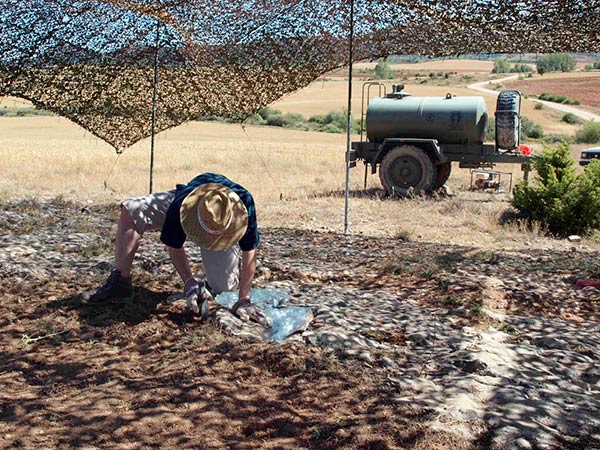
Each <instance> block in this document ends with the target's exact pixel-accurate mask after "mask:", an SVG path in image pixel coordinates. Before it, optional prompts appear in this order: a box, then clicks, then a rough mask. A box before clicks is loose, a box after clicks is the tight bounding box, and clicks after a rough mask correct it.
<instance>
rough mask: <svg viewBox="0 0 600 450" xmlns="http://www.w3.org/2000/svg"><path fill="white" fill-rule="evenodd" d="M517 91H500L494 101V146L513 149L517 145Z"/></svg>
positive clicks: (519, 123) (518, 125) (518, 123)
mask: <svg viewBox="0 0 600 450" xmlns="http://www.w3.org/2000/svg"><path fill="white" fill-rule="evenodd" d="M519 97H520V96H519V93H518V92H517V91H502V92H500V94H498V100H497V101H496V147H498V148H499V149H503V150H514V149H515V148H517V147H518V146H519V131H520V125H521V121H520V117H519Z"/></svg>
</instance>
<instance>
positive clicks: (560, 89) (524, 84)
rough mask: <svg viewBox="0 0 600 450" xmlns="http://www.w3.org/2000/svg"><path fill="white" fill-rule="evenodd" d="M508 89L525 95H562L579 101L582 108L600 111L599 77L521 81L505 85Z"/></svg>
mask: <svg viewBox="0 0 600 450" xmlns="http://www.w3.org/2000/svg"><path fill="white" fill-rule="evenodd" d="M506 87H507V88H509V89H518V90H520V91H521V92H523V93H525V94H534V95H540V94H542V93H545V92H546V93H548V94H556V95H564V96H566V97H568V98H570V99H572V100H579V101H580V102H581V104H582V105H583V106H589V107H591V108H595V109H598V110H600V94H598V92H600V77H598V76H589V77H587V76H586V77H583V76H582V77H578V78H571V77H570V78H554V79H547V80H544V79H536V80H522V81H515V82H512V83H506Z"/></svg>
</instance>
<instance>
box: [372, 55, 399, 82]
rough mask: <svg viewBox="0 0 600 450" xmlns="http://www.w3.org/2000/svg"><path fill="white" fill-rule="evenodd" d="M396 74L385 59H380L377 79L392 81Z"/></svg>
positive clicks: (377, 66)
mask: <svg viewBox="0 0 600 450" xmlns="http://www.w3.org/2000/svg"><path fill="white" fill-rule="evenodd" d="M395 77H396V74H395V73H394V71H393V70H392V68H391V67H390V65H389V64H388V62H387V61H386V60H385V59H384V58H380V59H379V60H378V61H377V64H376V65H375V78H376V79H378V80H392V79H394V78H395Z"/></svg>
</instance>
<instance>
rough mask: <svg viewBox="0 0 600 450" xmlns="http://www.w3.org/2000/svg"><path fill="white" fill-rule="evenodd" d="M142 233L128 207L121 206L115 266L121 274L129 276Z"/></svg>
mask: <svg viewBox="0 0 600 450" xmlns="http://www.w3.org/2000/svg"><path fill="white" fill-rule="evenodd" d="M141 240H142V235H141V234H140V233H138V231H137V230H136V228H135V225H134V223H133V219H132V218H131V216H130V215H129V212H127V209H125V208H124V207H121V216H120V217H119V226H118V228H117V241H116V243H115V268H116V269H117V270H119V271H120V272H121V276H123V277H129V275H130V274H131V266H132V265H133V258H134V257H135V253H136V252H137V250H138V248H139V246H140V241H141Z"/></svg>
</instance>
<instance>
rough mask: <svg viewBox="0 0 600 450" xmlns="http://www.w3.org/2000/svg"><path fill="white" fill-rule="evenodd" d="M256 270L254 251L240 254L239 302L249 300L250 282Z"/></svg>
mask: <svg viewBox="0 0 600 450" xmlns="http://www.w3.org/2000/svg"><path fill="white" fill-rule="evenodd" d="M255 270H256V249H253V250H248V251H243V252H242V270H241V273H240V292H239V295H238V299H239V300H245V299H250V290H251V289H252V280H253V279H254V272H255Z"/></svg>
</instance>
